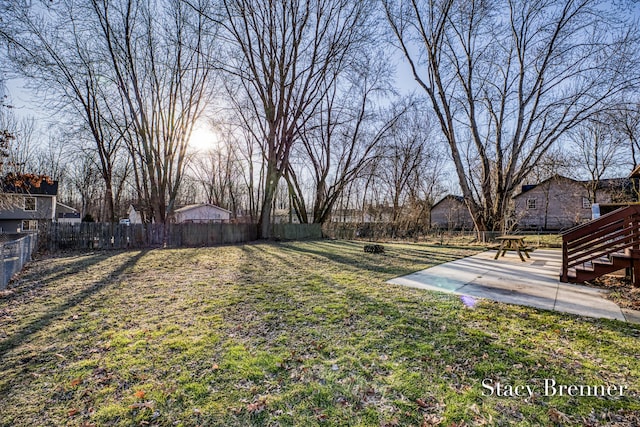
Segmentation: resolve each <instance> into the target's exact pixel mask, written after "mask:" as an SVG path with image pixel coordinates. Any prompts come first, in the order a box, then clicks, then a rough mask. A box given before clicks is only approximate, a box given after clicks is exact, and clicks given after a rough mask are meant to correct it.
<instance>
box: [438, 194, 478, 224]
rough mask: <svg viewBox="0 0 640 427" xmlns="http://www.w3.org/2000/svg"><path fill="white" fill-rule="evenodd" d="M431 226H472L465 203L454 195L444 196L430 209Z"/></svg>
mask: <svg viewBox="0 0 640 427" xmlns="http://www.w3.org/2000/svg"><path fill="white" fill-rule="evenodd" d="M431 227H432V228H442V229H448V230H461V229H467V230H470V229H473V227H474V226H473V219H472V218H471V214H470V213H469V209H468V208H467V205H466V204H465V203H464V202H463V201H461V200H460V199H458V198H456V197H446V198H444V199H443V200H441V201H440V202H438V203H436V204H435V205H434V206H433V208H432V209H431Z"/></svg>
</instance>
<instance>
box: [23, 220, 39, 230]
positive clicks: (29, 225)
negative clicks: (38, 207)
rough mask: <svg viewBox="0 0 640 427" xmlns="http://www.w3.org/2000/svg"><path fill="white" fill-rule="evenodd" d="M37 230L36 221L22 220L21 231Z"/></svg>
mask: <svg viewBox="0 0 640 427" xmlns="http://www.w3.org/2000/svg"><path fill="white" fill-rule="evenodd" d="M36 230H38V221H35V220H33V219H28V220H24V221H22V231H36Z"/></svg>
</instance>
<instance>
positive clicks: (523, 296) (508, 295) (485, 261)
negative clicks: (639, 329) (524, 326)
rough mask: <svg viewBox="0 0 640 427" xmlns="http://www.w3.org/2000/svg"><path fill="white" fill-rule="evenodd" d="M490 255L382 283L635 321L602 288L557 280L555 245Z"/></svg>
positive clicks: (638, 318)
mask: <svg viewBox="0 0 640 427" xmlns="http://www.w3.org/2000/svg"><path fill="white" fill-rule="evenodd" d="M495 255H496V251H495V250H493V251H486V252H482V253H479V254H477V255H473V256H470V257H466V258H462V259H459V260H456V261H451V262H448V263H445V264H440V265H437V266H435V267H432V268H428V269H426V270H422V271H418V272H416V273H413V274H409V275H407V276H402V277H398V278H395V279H392V280H390V281H388V282H387V283H392V284H397V285H403V286H410V287H414V288H419V289H426V290H430V291H439V292H448V293H454V294H459V295H467V296H471V297H475V298H486V299H490V300H493V301H499V302H504V303H508V304H517V305H524V306H529V307H535V308H542V309H545V310H555V311H559V312H563V313H571V314H577V315H580V316H588V317H596V318H606V319H616V320H621V321H627V322H633V323H640V312H637V311H633V310H627V309H621V308H620V307H619V306H618V305H617V304H615V303H613V302H611V301H609V300H607V299H606V298H604V294H605V293H606V291H605V290H600V289H595V288H590V287H587V286H580V285H575V284H570V283H561V282H560V281H559V279H558V278H559V275H560V268H561V265H562V254H561V252H560V251H558V250H536V251H535V252H532V253H531V259H527V261H526V262H522V261H520V258H518V256H517V255H516V254H515V253H513V252H511V253H507V255H506V256H504V257H500V258H498V259H497V260H494V259H493V258H494V256H495Z"/></svg>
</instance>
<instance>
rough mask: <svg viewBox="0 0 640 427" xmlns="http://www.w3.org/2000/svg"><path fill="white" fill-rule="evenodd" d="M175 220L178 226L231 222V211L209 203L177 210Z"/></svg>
mask: <svg viewBox="0 0 640 427" xmlns="http://www.w3.org/2000/svg"><path fill="white" fill-rule="evenodd" d="M174 218H175V222H176V223H177V224H181V223H209V222H229V219H230V218H231V211H228V210H226V209H223V208H221V207H219V206H215V205H210V204H208V203H201V204H196V205H188V206H185V207H182V208H180V209H176V210H175V212H174Z"/></svg>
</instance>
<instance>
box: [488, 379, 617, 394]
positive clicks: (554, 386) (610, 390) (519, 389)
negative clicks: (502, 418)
mask: <svg viewBox="0 0 640 427" xmlns="http://www.w3.org/2000/svg"><path fill="white" fill-rule="evenodd" d="M482 388H483V389H484V390H482V395H483V396H499V397H533V396H534V395H535V394H540V395H542V396H572V397H605V396H624V392H625V391H626V390H627V386H625V385H621V384H609V385H602V384H598V385H586V384H558V383H557V382H556V380H554V379H550V378H545V379H544V380H543V382H542V385H532V384H518V385H512V384H502V383H500V382H499V381H494V380H492V379H489V378H485V379H484V380H482Z"/></svg>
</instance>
